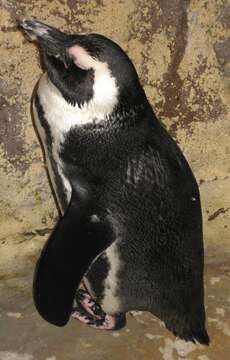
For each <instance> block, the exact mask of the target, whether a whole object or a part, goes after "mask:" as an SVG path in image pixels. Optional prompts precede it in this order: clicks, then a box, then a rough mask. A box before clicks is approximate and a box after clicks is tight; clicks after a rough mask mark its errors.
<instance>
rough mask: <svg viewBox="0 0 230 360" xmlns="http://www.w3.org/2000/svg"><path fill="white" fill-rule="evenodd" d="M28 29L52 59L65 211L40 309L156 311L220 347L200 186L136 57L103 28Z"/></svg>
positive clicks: (47, 104) (44, 105) (52, 147)
mask: <svg viewBox="0 0 230 360" xmlns="http://www.w3.org/2000/svg"><path fill="white" fill-rule="evenodd" d="M20 27H21V28H23V30H24V31H25V32H26V34H27V35H29V37H30V38H31V39H32V40H35V41H36V42H37V43H38V45H39V49H40V52H41V56H42V66H43V68H44V70H45V72H44V74H43V75H42V77H41V79H40V80H39V82H38V84H37V86H36V89H35V92H34V95H33V113H34V118H35V123H36V126H37V129H38V132H39V136H40V138H41V141H42V144H43V147H44V149H45V155H46V161H47V164H48V168H49V175H50V179H51V181H52V186H53V188H54V191H55V194H56V198H57V201H58V204H59V207H60V210H61V213H62V216H61V217H60V220H59V221H58V223H57V225H56V227H55V229H54V231H53V233H52V235H51V236H50V238H49V240H48V242H47V244H46V246H45V247H44V249H43V251H42V253H41V256H40V259H39V261H38V263H37V266H36V271H35V276H34V301H35V305H36V307H37V309H38V311H39V313H40V314H41V316H43V318H44V319H46V320H47V321H49V322H51V323H52V324H55V325H59V326H62V325H65V324H66V323H67V321H68V320H69V317H70V316H71V314H72V315H73V316H74V317H76V318H78V319H79V320H81V321H83V322H85V323H88V324H90V325H92V326H95V327H98V328H101V329H108V330H109V329H110V330H111V329H118V328H121V327H122V326H124V325H125V321H126V320H125V314H126V312H128V311H130V310H146V311H149V312H151V313H153V314H154V315H155V316H157V317H158V318H159V319H161V320H162V321H164V323H165V325H166V327H167V328H168V329H169V330H170V331H172V332H173V334H174V335H176V336H179V337H180V338H182V339H184V340H187V341H188V340H190V341H195V340H197V341H198V342H200V343H202V344H208V343H209V337H208V334H207V332H206V329H205V309H204V303H203V299H204V286H203V261H204V259H203V257H204V256H203V238H202V215H201V206H200V196H199V190H198V186H197V183H196V180H195V178H194V176H193V174H192V171H191V169H190V167H189V165H188V163H187V161H186V159H185V158H184V156H183V154H182V152H181V150H180V149H179V147H178V146H177V144H176V143H175V142H174V141H173V139H172V138H171V137H170V135H169V134H168V133H167V131H166V130H165V128H164V127H162V125H161V123H160V122H159V121H158V119H157V118H156V116H155V114H154V112H153V110H152V108H151V106H150V104H149V102H148V100H147V98H146V95H145V92H144V90H143V88H142V87H141V85H140V81H139V78H138V75H137V73H136V70H135V68H134V66H133V64H132V62H131V60H130V59H129V57H128V56H127V54H126V53H125V52H124V51H123V50H122V49H121V48H120V47H119V46H118V45H117V44H116V43H114V42H113V41H111V40H109V39H108V38H106V37H104V36H102V35H98V34H94V33H90V34H76V35H68V34H65V33H63V32H61V31H59V30H57V29H55V28H53V27H51V26H48V25H45V24H43V23H41V22H39V21H35V20H22V21H20ZM82 279H83V280H84V284H85V287H86V290H83V289H79V290H78V288H79V284H80V282H81V280H82ZM77 290H78V291H77Z"/></svg>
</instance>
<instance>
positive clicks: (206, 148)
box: [0, 0, 230, 278]
mask: <svg viewBox="0 0 230 360" xmlns="http://www.w3.org/2000/svg"><path fill="white" fill-rule="evenodd" d="M17 16H23V17H24V16H25V17H35V18H37V19H38V20H41V21H44V22H47V23H49V24H51V25H53V26H56V27H59V28H61V29H62V30H66V31H72V32H78V31H93V32H99V33H102V34H104V35H106V36H108V37H111V38H112V39H114V40H115V41H117V42H118V43H119V44H120V45H121V46H122V47H123V48H124V49H125V50H127V52H128V53H129V55H130V57H131V58H132V60H133V62H134V64H135V66H136V68H137V70H138V73H139V75H140V78H141V82H142V84H143V85H144V87H145V90H146V93H147V95H148V97H149V99H150V101H151V103H152V105H153V107H154V109H155V111H156V113H157V114H158V116H159V117H160V118H161V119H162V121H163V122H164V123H165V124H166V126H167V127H168V129H169V131H170V133H171V134H172V135H173V137H174V138H175V139H176V140H177V141H178V143H179V144H180V147H181V148H182V150H183V151H184V153H185V155H186V157H187V159H188V160H189V162H190V165H191V167H192V169H193V170H194V173H195V175H196V178H197V180H198V182H199V184H200V190H201V195H202V201H203V203H202V205H203V215H204V230H205V244H206V248H207V252H206V255H207V260H208V261H219V260H221V259H222V258H223V253H224V256H226V254H227V253H228V252H229V253H230V246H229V244H228V242H229V238H228V234H229V214H230V209H229V207H230V161H229V155H230V141H229V138H230V137H229V135H230V125H229V120H230V119H229V113H230V111H229V107H228V104H229V103H230V101H229V100H230V92H229V90H230V85H229V76H230V38H229V37H228V36H227V35H229V27H230V4H229V3H228V4H227V2H226V1H223V0H209V1H204V0H192V1H188V0H155V1H149V0H126V1H122V0H119V1H118V0H108V1H107V0H104V1H102V0H97V1H96V0H95V1H74V0H67V1H64V0H59V1H58V0H54V1H47V0H38V1H37V0H36V1H35V0H21V1H16V0H1V11H0V26H1V34H0V37H1V38H0V53H1V57H0V104H1V110H0V184H1V186H0V202H1V207H0V226H1V233H0V252H1V261H0V278H1V276H2V277H4V278H10V277H14V276H15V275H17V274H18V273H21V272H23V271H24V272H26V269H27V265H28V266H29V265H30V264H31V262H34V257H35V256H36V254H37V251H38V249H39V248H40V247H41V246H42V244H43V242H44V240H45V238H46V236H44V235H46V234H47V233H48V232H49V229H50V228H51V227H52V224H53V223H54V221H55V217H56V216H57V211H56V208H55V204H54V201H53V198H52V195H51V191H50V187H49V184H48V181H47V177H46V172H45V167H44V164H43V158H42V152H41V149H40V145H39V142H38V140H37V137H36V134H35V132H34V128H33V126H32V122H31V116H30V98H31V93H32V90H33V87H34V85H35V83H36V81H37V79H38V78H39V75H40V74H41V70H40V68H39V61H38V56H37V49H36V48H35V46H33V45H32V44H31V43H28V42H26V40H25V39H24V37H23V36H22V34H21V33H20V32H18V31H17V28H16V25H15V18H16V17H17ZM14 260H16V261H14Z"/></svg>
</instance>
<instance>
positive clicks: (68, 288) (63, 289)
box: [33, 189, 114, 326]
mask: <svg viewBox="0 0 230 360" xmlns="http://www.w3.org/2000/svg"><path fill="white" fill-rule="evenodd" d="M91 215H92V208H91V204H90V200H87V201H84V202H83V201H82V199H80V197H79V194H77V193H76V192H75V191H74V189H73V192H72V198H71V201H70V204H69V207H68V209H67V210H66V212H65V214H64V216H63V217H62V218H61V219H60V220H59V222H58V224H57V225H56V227H55V229H54V231H53V233H52V235H51V236H50V238H49V240H48V241H47V243H46V245H45V247H44V249H43V250H42V253H41V256H40V259H39V260H38V263H37V266H36V270H35V275H34V286H33V296H34V302H35V306H36V308H37V310H38V312H39V314H40V315H41V316H42V317H43V318H44V319H45V320H47V321H48V322H50V323H52V324H54V325H57V326H63V325H65V324H66V323H67V322H68V320H69V317H70V315H71V311H72V307H73V300H74V295H75V292H76V289H77V288H78V286H79V283H80V281H81V280H82V278H83V276H84V274H85V272H86V271H87V269H88V268H89V266H90V264H91V263H92V261H93V260H94V259H95V258H96V256H98V255H99V254H100V253H101V252H102V251H103V250H105V249H106V248H107V247H108V246H109V245H110V244H111V243H112V241H113V237H114V236H113V231H112V228H111V227H110V224H109V222H108V221H107V220H106V219H101V221H99V222H92V221H91V219H90V216H91Z"/></svg>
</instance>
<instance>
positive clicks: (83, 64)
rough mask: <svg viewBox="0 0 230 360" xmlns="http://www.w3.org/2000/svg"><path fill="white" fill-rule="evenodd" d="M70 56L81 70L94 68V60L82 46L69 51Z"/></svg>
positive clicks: (76, 46) (75, 46) (73, 47)
mask: <svg viewBox="0 0 230 360" xmlns="http://www.w3.org/2000/svg"><path fill="white" fill-rule="evenodd" d="M68 52H69V55H70V56H71V57H72V58H73V62H74V64H75V65H77V66H78V67H79V68H80V69H83V70H89V69H91V68H93V67H94V66H93V65H94V60H93V59H92V57H91V56H90V55H89V54H88V53H87V51H86V50H85V49H84V48H83V47H81V46H80V45H74V46H72V47H70V48H69V49H68Z"/></svg>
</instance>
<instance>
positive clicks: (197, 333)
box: [165, 321, 210, 346]
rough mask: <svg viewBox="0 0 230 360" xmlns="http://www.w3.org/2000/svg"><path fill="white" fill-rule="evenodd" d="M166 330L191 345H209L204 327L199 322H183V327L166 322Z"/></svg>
mask: <svg viewBox="0 0 230 360" xmlns="http://www.w3.org/2000/svg"><path fill="white" fill-rule="evenodd" d="M165 325H166V327H167V329H168V330H170V331H171V332H172V333H173V334H174V335H175V336H178V337H179V338H181V339H183V340H185V341H191V342H193V343H196V341H197V342H199V343H200V344H202V345H207V346H208V345H209V343H210V339H209V336H208V333H207V331H206V329H205V326H204V325H203V324H201V322H199V321H197V322H196V321H192V322H185V323H184V325H182V324H179V323H174V322H173V323H172V322H166V323H165Z"/></svg>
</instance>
